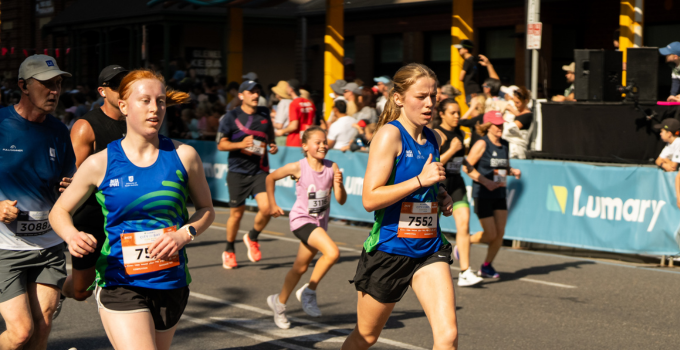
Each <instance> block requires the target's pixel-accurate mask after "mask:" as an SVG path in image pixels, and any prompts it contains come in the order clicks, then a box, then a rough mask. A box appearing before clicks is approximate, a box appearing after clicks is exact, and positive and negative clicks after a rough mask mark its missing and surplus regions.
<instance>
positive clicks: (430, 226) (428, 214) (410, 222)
mask: <svg viewBox="0 0 680 350" xmlns="http://www.w3.org/2000/svg"><path fill="white" fill-rule="evenodd" d="M437 209H438V207H437V203H436V202H422V203H417V202H404V203H402V204H401V212H400V213H399V226H398V228H397V237H399V238H434V237H436V236H437V220H438V216H437Z"/></svg>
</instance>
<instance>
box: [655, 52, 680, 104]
mask: <svg viewBox="0 0 680 350" xmlns="http://www.w3.org/2000/svg"><path fill="white" fill-rule="evenodd" d="M659 53H661V54H662V55H664V56H666V63H668V65H670V66H671V69H672V70H673V72H672V73H671V94H670V96H668V98H667V99H666V101H669V102H680V41H674V42H672V43H670V44H668V46H666V47H662V48H660V49H659Z"/></svg>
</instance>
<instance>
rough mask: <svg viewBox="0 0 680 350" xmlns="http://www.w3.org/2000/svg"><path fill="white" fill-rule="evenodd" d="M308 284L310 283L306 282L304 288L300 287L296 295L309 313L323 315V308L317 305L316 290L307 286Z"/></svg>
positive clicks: (314, 315)
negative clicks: (320, 308)
mask: <svg viewBox="0 0 680 350" xmlns="http://www.w3.org/2000/svg"><path fill="white" fill-rule="evenodd" d="M307 286H309V283H305V285H304V286H302V288H300V289H298V290H297V292H295V296H297V299H298V301H300V302H301V303H302V310H304V311H305V312H306V313H307V315H309V316H312V317H319V316H321V310H319V306H318V305H316V291H315V290H311V289H309V288H307Z"/></svg>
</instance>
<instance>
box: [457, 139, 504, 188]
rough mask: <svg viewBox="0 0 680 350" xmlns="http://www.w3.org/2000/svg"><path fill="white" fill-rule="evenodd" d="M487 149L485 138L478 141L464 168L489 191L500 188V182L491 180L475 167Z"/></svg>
mask: <svg viewBox="0 0 680 350" xmlns="http://www.w3.org/2000/svg"><path fill="white" fill-rule="evenodd" d="M485 150H486V143H485V142H484V141H483V140H479V141H477V142H476V143H475V144H474V146H472V149H471V150H470V153H469V154H468V156H467V159H466V160H465V162H464V163H463V164H464V166H463V170H464V171H465V173H466V174H467V175H468V176H469V177H470V178H471V179H472V181H476V182H479V183H480V184H481V185H482V186H484V187H486V188H487V189H488V190H489V191H493V190H495V189H497V188H498V184H497V183H495V182H493V181H491V180H490V179H488V178H487V177H486V176H482V174H480V173H479V172H478V171H477V169H475V167H474V165H475V164H477V162H479V159H480V158H482V154H484V151H485Z"/></svg>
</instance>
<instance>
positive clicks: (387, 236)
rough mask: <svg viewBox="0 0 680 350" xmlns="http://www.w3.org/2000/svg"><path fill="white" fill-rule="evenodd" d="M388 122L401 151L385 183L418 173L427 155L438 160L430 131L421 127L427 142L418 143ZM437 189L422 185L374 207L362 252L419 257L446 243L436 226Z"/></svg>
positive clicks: (435, 186) (398, 180)
mask: <svg viewBox="0 0 680 350" xmlns="http://www.w3.org/2000/svg"><path fill="white" fill-rule="evenodd" d="M388 124H389V125H393V126H396V127H397V128H399V132H400V133H401V154H399V156H397V158H396V159H395V160H394V167H393V168H392V174H391V175H390V178H389V180H388V181H387V183H386V184H385V186H390V185H394V184H398V183H401V182H404V181H406V180H410V179H412V178H414V177H416V176H418V175H419V174H420V172H421V171H422V170H423V166H425V162H426V161H427V158H428V157H429V155H430V154H432V161H433V162H438V161H439V148H438V147H437V139H436V138H435V135H434V132H432V130H430V129H428V128H427V127H425V128H423V133H424V135H425V138H426V139H427V142H425V144H424V145H420V144H418V143H416V142H415V140H414V139H413V137H411V135H410V134H409V133H408V132H407V131H406V129H404V127H403V126H402V125H401V123H400V122H398V121H396V120H395V121H392V122H390V123H388ZM438 191H439V186H437V185H432V186H430V187H423V188H420V189H418V190H416V191H415V192H413V193H411V194H410V195H408V196H407V197H405V198H403V199H401V200H399V201H398V202H396V203H394V204H392V205H390V206H388V207H386V208H383V209H379V210H376V212H375V213H374V217H375V223H374V224H373V229H372V230H371V233H370V235H369V237H368V239H367V240H366V242H364V249H365V250H366V252H369V253H370V252H372V251H374V250H379V251H382V252H385V253H389V254H396V255H403V256H408V257H411V258H421V257H425V256H429V255H432V254H434V253H435V252H437V251H438V250H439V249H440V248H441V246H442V245H443V244H448V241H447V240H446V237H444V236H443V235H442V234H441V229H440V227H439V215H438V207H437V193H438Z"/></svg>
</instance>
